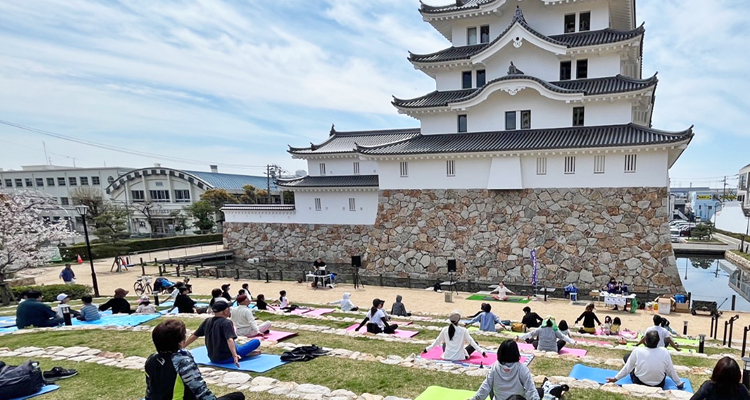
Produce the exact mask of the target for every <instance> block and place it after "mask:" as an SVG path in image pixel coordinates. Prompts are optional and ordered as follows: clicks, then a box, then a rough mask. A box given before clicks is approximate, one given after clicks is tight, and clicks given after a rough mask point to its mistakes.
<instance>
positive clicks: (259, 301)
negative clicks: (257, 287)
mask: <svg viewBox="0 0 750 400" xmlns="http://www.w3.org/2000/svg"><path fill="white" fill-rule="evenodd" d="M255 306H256V307H258V310H268V303H266V296H264V295H263V294H259V295H258V297H256V298H255Z"/></svg>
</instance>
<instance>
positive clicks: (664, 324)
mask: <svg viewBox="0 0 750 400" xmlns="http://www.w3.org/2000/svg"><path fill="white" fill-rule="evenodd" d="M660 325H661V327H662V328H664V329H666V330H667V332H669V334H670V335H672V336H680V335H679V334H678V333H677V332H676V331H675V330H674V329H672V327H671V326H669V320H668V319H666V318H664V317H661V324H660Z"/></svg>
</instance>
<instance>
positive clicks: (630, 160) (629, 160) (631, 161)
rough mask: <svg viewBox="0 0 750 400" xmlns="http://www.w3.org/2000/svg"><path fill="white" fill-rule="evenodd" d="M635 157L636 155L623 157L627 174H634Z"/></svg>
mask: <svg viewBox="0 0 750 400" xmlns="http://www.w3.org/2000/svg"><path fill="white" fill-rule="evenodd" d="M636 155H637V154H626V155H625V172H627V173H633V172H635V161H636Z"/></svg>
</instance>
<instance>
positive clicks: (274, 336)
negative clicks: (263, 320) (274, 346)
mask: <svg viewBox="0 0 750 400" xmlns="http://www.w3.org/2000/svg"><path fill="white" fill-rule="evenodd" d="M292 336H297V333H296V332H283V331H274V330H272V331H270V332H269V333H268V334H267V335H258V336H256V338H258V339H262V340H273V341H276V342H278V341H281V340H284V339H286V338H290V337H292Z"/></svg>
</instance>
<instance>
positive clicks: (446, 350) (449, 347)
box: [424, 312, 487, 361]
mask: <svg viewBox="0 0 750 400" xmlns="http://www.w3.org/2000/svg"><path fill="white" fill-rule="evenodd" d="M449 319H450V321H451V324H450V325H448V326H446V327H445V328H443V330H442V331H440V334H439V335H438V337H437V338H435V341H434V342H432V344H431V345H429V346H427V348H425V349H424V353H427V352H428V351H430V350H432V349H433V348H434V347H437V346H440V345H442V347H443V360H449V361H464V360H467V359H468V358H469V357H470V356H471V353H473V352H474V351H478V352H480V353H482V357H487V354H486V353H485V351H484V349H482V348H481V347H479V345H478V344H477V342H475V341H474V339H472V337H471V335H469V331H468V330H466V328H464V327H462V326H458V323H459V322H460V321H461V314H459V313H458V312H453V313H452V314H451V315H450V317H449ZM467 344H468V346H466V345H467ZM464 346H466V347H464Z"/></svg>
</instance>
